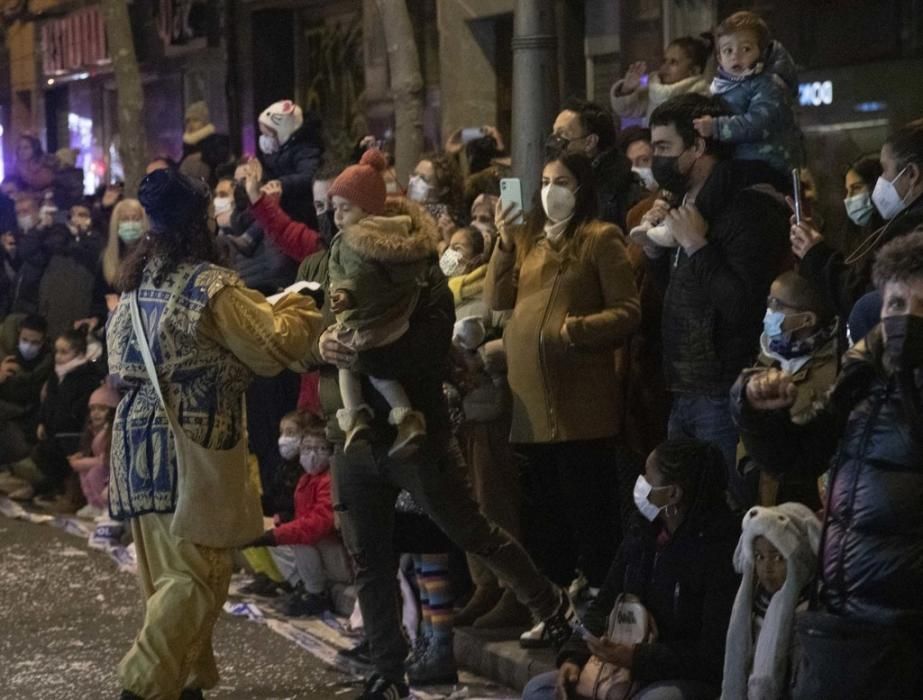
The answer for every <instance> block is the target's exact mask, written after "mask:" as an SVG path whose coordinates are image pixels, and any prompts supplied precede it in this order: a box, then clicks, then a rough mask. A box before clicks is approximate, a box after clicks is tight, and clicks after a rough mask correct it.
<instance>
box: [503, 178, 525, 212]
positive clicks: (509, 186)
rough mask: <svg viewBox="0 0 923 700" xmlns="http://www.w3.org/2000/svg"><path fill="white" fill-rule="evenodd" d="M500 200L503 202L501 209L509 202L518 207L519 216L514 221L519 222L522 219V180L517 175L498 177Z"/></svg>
mask: <svg viewBox="0 0 923 700" xmlns="http://www.w3.org/2000/svg"><path fill="white" fill-rule="evenodd" d="M500 201H501V202H502V203H503V204H502V205H501V206H502V208H503V209H506V208H507V207H508V206H509V205H510V204H515V205H516V206H517V207H519V211H520V214H519V217H518V218H517V219H516V221H515V222H514V223H517V224H521V223H522V221H523V218H522V213H521V212H522V211H523V206H522V180H520V179H519V178H518V177H504V178H501V179H500Z"/></svg>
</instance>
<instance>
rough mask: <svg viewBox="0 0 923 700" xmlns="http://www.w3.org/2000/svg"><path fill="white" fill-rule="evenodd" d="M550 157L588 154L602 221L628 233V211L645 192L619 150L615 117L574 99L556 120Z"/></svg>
mask: <svg viewBox="0 0 923 700" xmlns="http://www.w3.org/2000/svg"><path fill="white" fill-rule="evenodd" d="M546 150H547V151H548V152H549V154H557V153H561V152H565V151H566V152H571V153H585V154H586V155H587V156H588V157H589V158H590V160H591V161H592V163H593V174H594V175H595V178H596V193H597V195H598V197H599V218H600V219H602V220H603V221H608V222H609V223H612V224H615V225H616V226H618V227H620V228H621V229H622V230H625V217H626V215H627V214H628V210H629V209H631V208H632V207H633V206H634V205H635V204H637V203H638V202H639V201H640V200H641V199H642V198H643V197H644V196H645V194H647V193H646V191H645V189H644V184H643V183H642V182H641V179H640V178H639V177H638V176H637V175H636V174H635V173H634V171H632V169H631V161H630V160H628V158H626V157H625V154H624V153H622V151H621V150H619V148H618V146H617V145H616V139H615V125H614V123H613V121H612V115H611V114H609V113H608V112H607V111H606V110H604V109H603V108H602V107H600V106H599V105H597V104H594V103H592V102H587V101H586V100H580V99H576V98H575V99H571V100H568V101H567V102H566V103H565V104H564V109H562V110H561V113H560V114H558V116H557V118H555V120H554V126H553V127H552V134H551V137H550V138H549V139H548V143H547V144H546Z"/></svg>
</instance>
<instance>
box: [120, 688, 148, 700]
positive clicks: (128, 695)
mask: <svg viewBox="0 0 923 700" xmlns="http://www.w3.org/2000/svg"><path fill="white" fill-rule="evenodd" d="M119 700H144V698H142V697H141V696H140V695H135V694H134V693H133V692H131V691H130V690H123V691H122V694H121V695H119Z"/></svg>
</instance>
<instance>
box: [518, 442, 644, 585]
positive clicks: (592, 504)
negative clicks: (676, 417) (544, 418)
mask: <svg viewBox="0 0 923 700" xmlns="http://www.w3.org/2000/svg"><path fill="white" fill-rule="evenodd" d="M517 450H518V451H519V452H521V453H522V454H523V455H524V456H525V457H526V459H527V460H528V464H527V465H526V467H525V469H524V471H523V479H524V488H523V491H524V494H525V499H526V500H525V504H524V506H523V530H524V531H525V533H526V534H525V541H526V543H527V546H528V548H529V552H530V553H531V554H532V555H533V556H534V557H535V560H536V561H537V562H538V564H539V568H541V570H542V571H543V572H544V573H546V574H547V575H548V576H549V577H550V578H551V579H552V580H553V581H556V582H558V583H561V584H565V583H567V582H569V581H570V579H571V578H573V575H574V569H575V568H579V569H580V570H581V571H583V573H584V574H585V575H586V577H587V579H588V580H589V582H590V585H591V586H602V584H603V582H604V581H605V580H606V573H607V572H608V571H609V567H610V566H611V565H612V560H613V559H614V558H615V552H616V550H617V549H618V545H619V542H620V541H621V538H622V528H621V522H620V518H619V512H620V503H622V502H624V500H623V499H622V498H621V495H622V494H624V492H625V491H626V490H627V492H628V493H630V492H631V491H630V490H631V488H632V486H633V484H634V480H635V479H636V478H637V474H636V473H633V472H634V471H635V470H636V469H637V465H634V464H632V465H631V470H632V473H631V474H628V473H626V474H624V475H620V474H619V471H618V467H619V460H618V453H617V451H616V442H615V440H614V439H602V440H574V441H570V442H558V443H541V444H530V445H517ZM629 481H630V482H631V483H628V482H629ZM622 482H624V483H622Z"/></svg>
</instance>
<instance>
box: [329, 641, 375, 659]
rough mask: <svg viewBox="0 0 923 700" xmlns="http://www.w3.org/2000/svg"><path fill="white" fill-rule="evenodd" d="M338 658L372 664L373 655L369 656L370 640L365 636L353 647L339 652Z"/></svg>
mask: <svg viewBox="0 0 923 700" xmlns="http://www.w3.org/2000/svg"><path fill="white" fill-rule="evenodd" d="M337 658H338V659H340V660H341V661H347V662H349V663H358V664H365V665H367V666H371V664H372V657H371V656H369V640H368V638H367V637H363V638H362V640H361V641H360V642H359V643H358V644H357V645H356V646H354V647H352V648H351V649H342V650H340V651H338V652H337Z"/></svg>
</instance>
